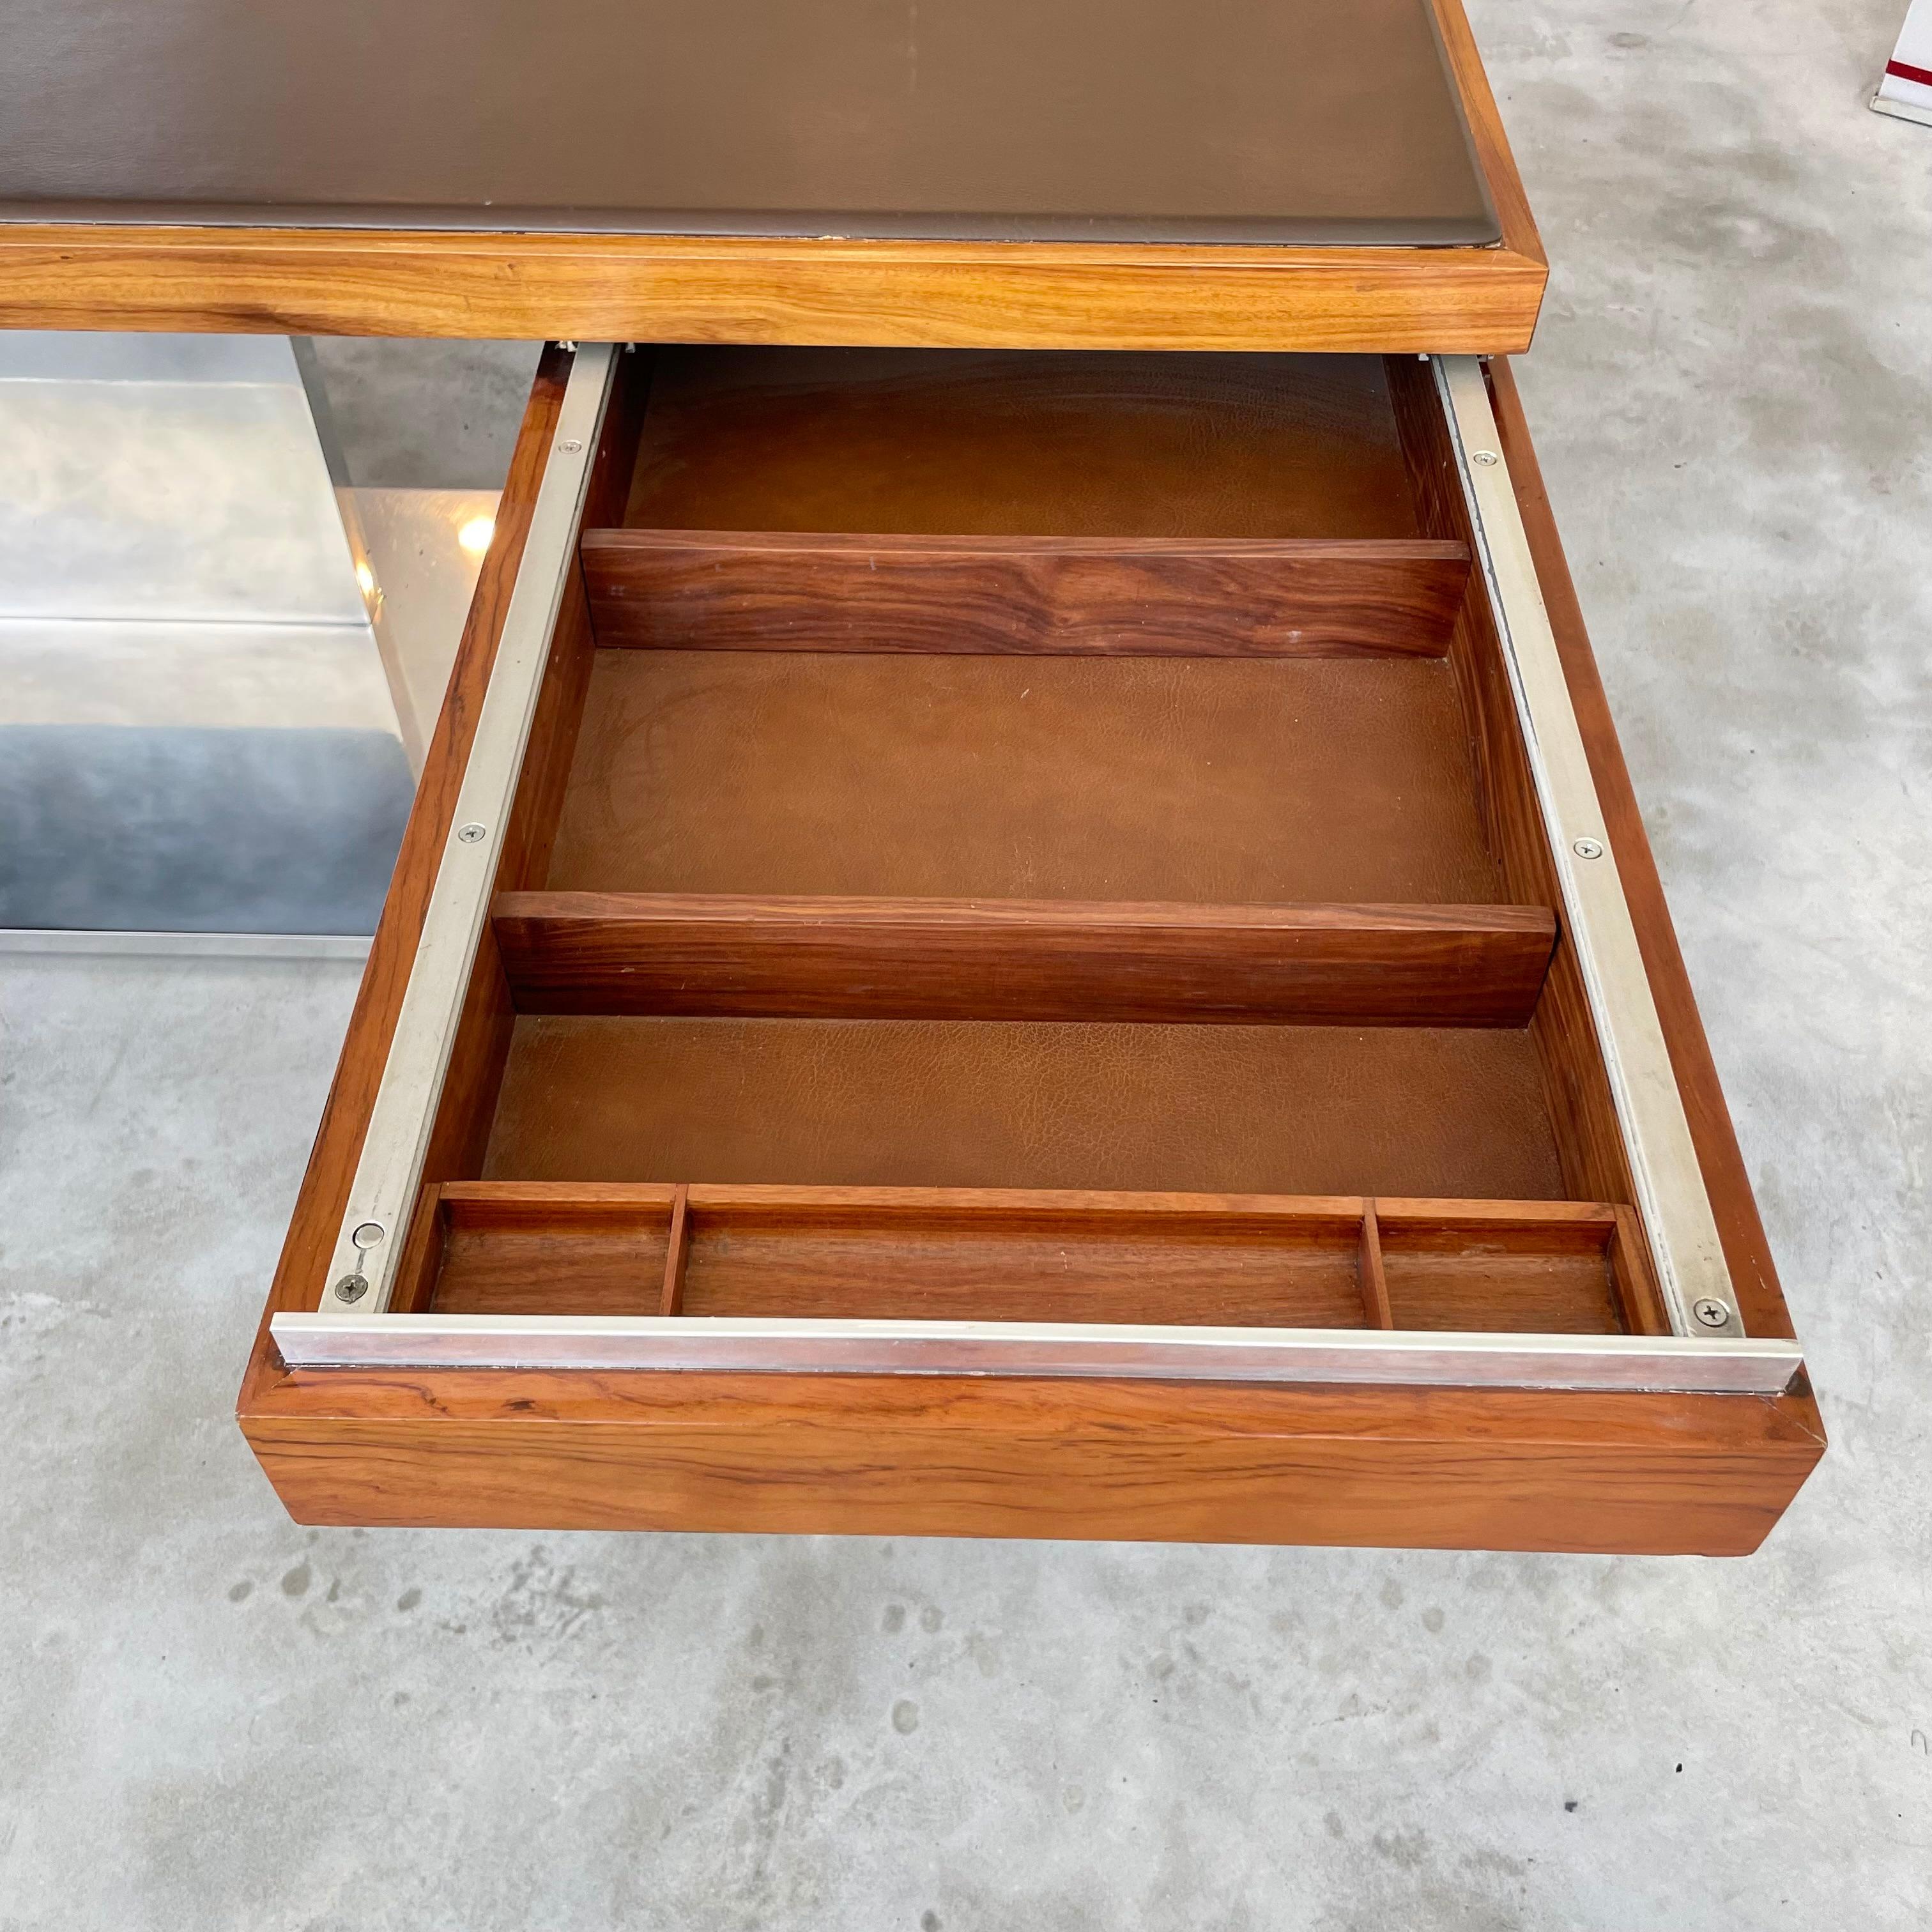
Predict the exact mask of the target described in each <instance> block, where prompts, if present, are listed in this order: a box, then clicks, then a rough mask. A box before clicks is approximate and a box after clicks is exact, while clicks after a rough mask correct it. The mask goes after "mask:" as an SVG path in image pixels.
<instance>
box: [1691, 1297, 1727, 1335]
mask: <svg viewBox="0 0 1932 1932" xmlns="http://www.w3.org/2000/svg"><path fill="white" fill-rule="evenodd" d="M1691 1313H1692V1314H1693V1315H1694V1316H1697V1319H1698V1320H1699V1321H1700V1322H1703V1325H1704V1326H1705V1327H1706V1328H1723V1327H1724V1325H1725V1324H1726V1323H1727V1322H1729V1321H1730V1319H1731V1311H1730V1310H1729V1309H1728V1308H1727V1307H1725V1306H1724V1304H1723V1303H1722V1302H1721V1301H1712V1299H1711V1298H1709V1296H1708V1295H1707V1296H1706V1298H1704V1300H1703V1301H1700V1302H1697V1303H1694V1304H1692V1307H1691Z"/></svg>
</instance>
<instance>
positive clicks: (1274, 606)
mask: <svg viewBox="0 0 1932 1932" xmlns="http://www.w3.org/2000/svg"><path fill="white" fill-rule="evenodd" d="M583 574H584V580H585V582H586V583H587V585H588V586H589V592H590V615H591V622H592V625H593V626H594V627H595V630H596V633H597V641H598V644H599V645H600V646H604V647H605V648H607V649H608V648H612V647H622V648H625V649H658V650H739V651H771V650H778V651H894V652H921V651H942V652H968V653H973V654H975V655H983V654H988V653H991V654H995V655H1005V654H1008V653H1011V654H1015V655H1034V654H1055V653H1070V652H1095V653H1098V654H1100V655H1115V656H1122V657H1258V658H1265V657H1385V656H1397V657H1441V656H1443V655H1445V654H1446V652H1448V646H1449V632H1450V628H1451V625H1453V624H1454V622H1455V618H1456V613H1457V610H1459V609H1460V607H1461V605H1462V601H1463V585H1464V583H1466V581H1467V580H1468V577H1469V550H1468V547H1467V546H1466V545H1465V544H1455V543H1435V542H1430V541H1427V540H1422V539H1409V540H1406V541H1405V540H1402V539H1391V540H1385V541H1357V542H1322V541H1318V540H1307V541H1293V540H1289V541H1277V542H1273V543H1268V542H1256V541H1239V540H1235V541H1228V540H1223V541H1210V540H1208V539H1204V538H1178V537H1177V538H1166V539H1165V540H1163V539H1160V538H1126V537H1115V538H1093V537H1089V538H1070V537H972V536H962V537H932V536H889V535H887V536H863V535H847V534H844V533H840V532H830V533H827V534H825V535H791V534H789V533H785V532H761V531H734V530H638V529H604V530H600V529H586V531H585V532H584V533H583Z"/></svg>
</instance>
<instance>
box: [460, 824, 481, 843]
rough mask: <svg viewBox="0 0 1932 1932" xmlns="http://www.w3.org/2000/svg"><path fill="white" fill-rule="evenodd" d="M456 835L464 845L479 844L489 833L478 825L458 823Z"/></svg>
mask: <svg viewBox="0 0 1932 1932" xmlns="http://www.w3.org/2000/svg"><path fill="white" fill-rule="evenodd" d="M456 835H457V837H458V838H460V840H462V841H463V844H466V845H480V844H481V843H482V842H483V841H484V838H487V836H488V834H487V832H484V829H483V828H482V826H480V825H459V826H458V827H457V828H456Z"/></svg>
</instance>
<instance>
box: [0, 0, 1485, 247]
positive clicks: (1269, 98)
mask: <svg viewBox="0 0 1932 1932" xmlns="http://www.w3.org/2000/svg"><path fill="white" fill-rule="evenodd" d="M5 14H6V19H5V29H4V35H0V39H4V53H5V59H4V63H0V219H6V220H90V219H101V220H130V219H132V220H145V221H156V222H185V223H240V224H246V225H250V226H376V227H382V228H397V229H427V228H462V229H482V230H493V229H505V230H508V229H547V230H556V231H589V232H598V231H602V232H607V233H640V234H652V233H657V234H697V235H705V234H712V235H771V236H822V235H838V236H904V237H912V236H921V237H932V238H937V239H961V240H970V239H985V240H995V241H1025V240H1076V241H1081V240H1091V241H1128V242H1277V243H1280V242H1301V243H1342V242H1364V243H1370V244H1384V245H1418V244H1421V245H1430V244H1447V243H1458V242H1460V243H1482V242H1493V241H1496V239H1499V227H1498V224H1497V221H1496V214H1495V211H1494V210H1493V208H1492V206H1491V205H1490V199H1489V196H1488V195H1487V192H1486V190H1485V189H1484V184H1483V181H1482V178H1481V174H1480V172H1479V171H1478V168H1477V166H1476V164H1475V158H1474V156H1473V154H1472V151H1471V148H1470V144H1469V135H1468V131H1467V129H1466V126H1465V124H1464V121H1463V115H1462V112H1461V110H1460V105H1459V104H1458V102H1457V98H1456V94H1455V90H1454V85H1453V83H1452V82H1451V78H1450V76H1449V74H1448V68H1447V67H1446V65H1445V62H1444V59H1443V56H1442V51H1441V48H1440V46H1439V40H1438V38H1437V35H1436V28H1435V25H1434V22H1433V18H1432V16H1431V14H1430V10H1429V6H1428V0H11V4H10V5H9V6H8V7H7V8H6V10H5Z"/></svg>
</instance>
